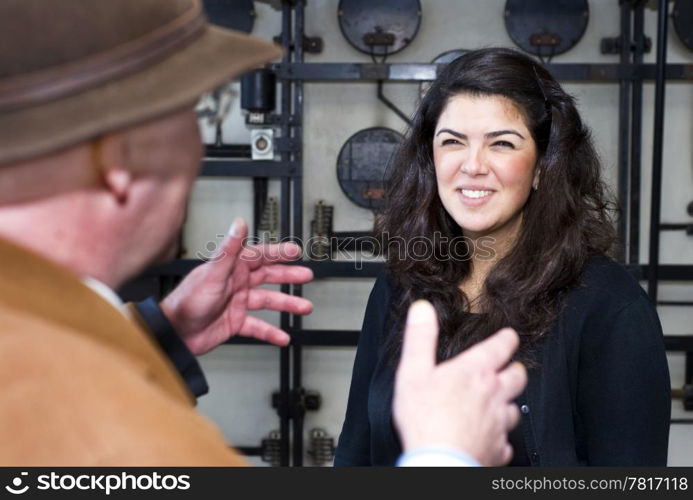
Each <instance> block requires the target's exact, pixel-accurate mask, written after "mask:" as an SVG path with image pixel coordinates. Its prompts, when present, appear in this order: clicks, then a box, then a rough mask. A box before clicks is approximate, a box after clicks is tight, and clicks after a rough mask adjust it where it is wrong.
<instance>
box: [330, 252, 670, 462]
mask: <svg viewBox="0 0 693 500" xmlns="http://www.w3.org/2000/svg"><path fill="white" fill-rule="evenodd" d="M392 293H393V292H392V289H391V287H390V285H389V284H388V281H387V279H385V278H380V279H378V281H377V282H376V284H375V286H374V288H373V291H372V292H371V296H370V300H369V302H368V308H367V310H366V315H365V319H364V323H363V329H362V332H361V336H360V338H359V345H358V350H357V353H356V360H355V363H354V372H353V378H352V382H351V390H350V393H349V403H348V407H347V413H346V419H345V422H344V427H343V429H342V433H341V436H340V439H339V445H338V447H337V454H336V458H335V465H393V464H394V463H395V461H396V459H397V457H398V455H399V454H400V453H401V445H400V443H399V441H398V438H397V435H396V433H395V431H394V429H393V426H392V412H391V407H392V390H393V382H394V370H393V368H392V366H393V364H392V363H391V362H390V361H388V360H387V359H386V355H385V352H384V345H385V336H386V335H388V334H389V333H390V332H389V331H388V323H389V322H388V319H387V312H388V310H389V305H390V300H391V294H392ZM537 359H538V360H539V366H538V368H537V369H532V370H530V372H529V382H528V386H527V389H526V390H525V392H524V393H523V394H522V396H521V397H520V398H519V399H518V404H519V405H520V406H521V408H522V409H523V412H522V419H521V423H520V426H521V427H520V429H521V435H522V437H523V438H524V444H525V446H526V450H527V451H526V453H527V458H528V460H529V463H531V464H532V465H556V466H558V465H561V466H571V465H615V466H619V465H620V466H629V465H665V464H666V461H667V447H668V436H669V419H670V412H671V399H670V394H671V388H670V381H669V371H668V367H667V361H666V356H665V352H664V344H663V341H662V330H661V326H660V323H659V319H658V317H657V313H656V311H655V308H654V307H653V306H652V304H651V302H650V300H649V298H648V297H647V295H646V294H645V293H644V292H643V290H642V288H641V287H640V285H639V284H638V283H637V282H636V281H635V280H634V279H633V278H632V277H631V276H630V274H628V272H627V271H626V270H625V269H623V267H622V266H620V265H619V264H617V263H615V262H613V261H611V260H609V259H607V258H605V257H598V258H594V259H592V260H591V261H590V262H589V264H588V265H587V266H586V268H585V271H584V273H583V278H582V284H581V286H579V287H578V288H576V289H575V290H572V291H571V292H568V293H567V294H566V296H565V302H564V308H563V310H562V312H561V313H560V315H559V317H558V319H557V321H556V322H555V324H554V325H553V327H552V328H551V330H550V332H549V334H548V335H547V336H546V339H545V340H544V341H543V342H542V343H541V344H540V346H539V348H538V352H537Z"/></svg>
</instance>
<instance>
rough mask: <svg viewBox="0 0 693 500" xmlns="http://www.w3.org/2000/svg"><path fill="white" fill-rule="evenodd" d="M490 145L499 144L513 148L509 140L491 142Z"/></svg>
mask: <svg viewBox="0 0 693 500" xmlns="http://www.w3.org/2000/svg"><path fill="white" fill-rule="evenodd" d="M492 146H500V147H503V148H510V149H515V145H514V144H513V143H512V142H509V141H496V142H494V143H493V144H492Z"/></svg>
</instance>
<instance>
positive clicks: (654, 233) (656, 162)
mask: <svg viewBox="0 0 693 500" xmlns="http://www.w3.org/2000/svg"><path fill="white" fill-rule="evenodd" d="M668 14H669V10H668V2H667V0H659V11H658V12H657V78H656V82H655V109H654V138H653V141H652V196H651V198H650V200H651V202H650V203H651V207H650V257H649V264H650V273H649V275H648V279H647V294H648V295H649V296H650V299H652V301H653V302H656V301H657V282H658V269H657V267H658V265H659V218H660V213H661V210H662V206H661V205H662V146H663V141H664V91H665V87H666V81H665V71H666V63H667V28H668V25H667V23H668V21H669V17H668Z"/></svg>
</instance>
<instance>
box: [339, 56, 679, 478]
mask: <svg viewBox="0 0 693 500" xmlns="http://www.w3.org/2000/svg"><path fill="white" fill-rule="evenodd" d="M390 168H391V169H392V171H391V173H390V184H389V186H388V188H387V194H386V197H387V199H386V206H385V209H384V210H383V212H382V214H380V217H379V221H378V229H379V230H380V231H381V232H382V233H383V235H384V236H387V238H389V239H390V240H391V241H394V240H398V239H399V240H401V239H404V240H406V241H411V240H414V239H416V240H417V241H419V240H420V239H421V238H425V239H426V240H427V241H428V242H429V244H430V245H432V246H433V252H432V253H431V254H432V255H435V256H436V257H435V258H432V259H426V260H424V259H415V258H411V257H408V256H406V255H404V256H403V255H400V254H399V253H398V252H391V253H389V254H388V256H387V268H388V273H387V275H386V276H383V277H381V278H380V279H379V280H378V281H377V282H376V284H375V287H374V289H373V292H372V293H371V297H370V300H369V303H368V308H367V310H366V316H365V319H364V324H363V329H362V332H361V336H360V338H359V347H358V351H357V355H356V361H355V364H354V373H353V378H352V386H351V391H350V395H349V403H348V408H347V415H346V419H345V422H344V427H343V430H342V434H341V437H340V440H339V446H338V449H337V454H336V459H335V464H337V465H369V464H370V465H389V464H392V463H394V460H395V459H396V457H397V455H398V454H399V451H400V445H399V442H398V439H397V436H396V435H395V433H394V431H393V426H392V423H391V418H392V417H391V402H392V384H393V378H394V377H393V376H394V371H395V367H396V365H397V362H398V359H399V354H400V349H401V339H402V329H403V321H404V319H405V317H406V310H407V308H408V307H409V305H410V304H411V303H413V302H414V301H415V300H417V299H426V300H428V301H430V302H431V303H433V305H434V306H435V308H436V311H437V313H438V317H439V322H440V336H439V348H438V360H439V361H442V360H446V359H449V358H450V357H452V356H454V355H455V354H457V353H459V352H460V351H462V350H464V349H466V348H467V347H469V346H471V345H473V344H475V343H477V342H479V341H480V340H482V339H485V338H487V337H488V336H489V335H491V334H493V333H494V332H496V331H497V330H499V329H501V328H503V327H506V326H510V327H513V328H514V329H515V330H517V332H518V333H519V334H520V336H521V339H522V340H521V347H520V351H519V353H518V359H519V360H521V361H523V362H524V363H525V364H526V365H527V367H528V368H529V383H528V386H527V390H526V391H525V393H524V394H522V395H521V396H520V398H518V400H517V403H518V405H519V406H520V409H521V414H522V419H521V423H520V425H519V426H518V428H517V429H515V431H513V433H512V434H511V435H510V438H509V440H510V443H511V444H512V445H513V447H514V451H515V454H514V458H513V462H512V464H513V465H565V466H567V465H664V464H665V463H666V458H667V445H668V431H669V413H670V397H669V395H670V385H669V375H668V369H667V364H666V358H665V354H664V346H663V342H662V339H661V327H660V324H659V319H658V317H657V313H656V311H655V309H654V307H653V306H652V304H651V303H650V302H649V299H648V298H647V296H646V295H645V294H644V292H643V290H642V289H641V288H640V286H639V284H638V283H637V281H635V280H634V279H633V278H632V277H631V276H630V275H629V274H628V273H627V271H626V270H625V269H624V268H623V267H622V266H621V265H620V264H617V263H616V262H614V261H613V260H612V259H611V258H610V257H609V255H610V252H611V251H612V248H613V245H614V241H615V237H614V229H613V224H612V220H611V213H612V207H613V205H612V204H611V203H610V202H609V201H608V197H607V194H606V188H605V186H604V184H603V183H602V180H601V176H600V170H601V165H600V162H599V159H598V157H597V154H596V152H595V150H594V147H593V145H592V142H591V140H590V136H589V131H588V130H587V128H586V127H585V126H584V125H583V123H582V120H581V118H580V115H579V113H578V111H577V109H576V108H575V104H574V102H573V99H572V98H571V97H570V96H569V95H568V94H566V93H565V92H564V91H563V89H562V88H561V86H560V85H559V84H558V82H556V80H555V79H554V78H553V77H552V76H551V75H550V74H549V73H548V72H547V71H546V70H545V69H544V68H543V67H542V66H541V65H539V64H538V63H536V62H534V61H533V60H532V59H530V58H529V57H527V56H525V55H522V54H520V53H518V52H515V51H513V50H508V49H483V50H477V51H471V52H468V53H466V54H464V55H463V56H461V57H459V58H458V59H456V60H455V61H453V62H451V63H450V64H448V66H447V67H446V68H445V69H444V70H443V71H442V72H441V73H440V75H439V76H438V78H437V80H436V81H435V82H433V84H432V86H431V87H430V89H429V90H428V92H427V94H426V95H425V96H424V98H423V99H422V101H421V104H420V105H419V108H418V110H417V112H416V115H415V117H414V120H413V123H412V126H411V129H410V130H409V132H408V134H407V136H406V139H405V141H404V142H403V144H402V146H401V148H400V149H399V151H398V153H397V154H396V156H395V158H394V160H393V162H392V163H391V167H390ZM460 239H462V240H464V241H465V242H467V243H468V245H467V255H466V256H465V257H466V258H463V259H460V258H453V256H455V255H458V254H459V247H458V243H459V241H460ZM385 243H386V248H387V241H386V242H385ZM482 243H483V245H482ZM453 246H454V247H455V248H454V249H453ZM482 250H483V251H482ZM489 250H490V251H489ZM489 255H490V257H489Z"/></svg>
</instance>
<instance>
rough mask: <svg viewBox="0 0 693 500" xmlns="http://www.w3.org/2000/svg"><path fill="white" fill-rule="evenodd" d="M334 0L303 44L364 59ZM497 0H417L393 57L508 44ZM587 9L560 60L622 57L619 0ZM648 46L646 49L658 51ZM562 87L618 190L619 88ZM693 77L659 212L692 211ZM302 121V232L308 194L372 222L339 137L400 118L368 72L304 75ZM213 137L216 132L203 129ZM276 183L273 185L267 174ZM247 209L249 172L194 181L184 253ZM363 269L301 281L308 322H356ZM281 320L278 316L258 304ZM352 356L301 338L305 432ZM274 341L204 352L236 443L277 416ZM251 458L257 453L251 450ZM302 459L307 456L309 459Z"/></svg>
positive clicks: (680, 93) (409, 105) (688, 455)
mask: <svg viewBox="0 0 693 500" xmlns="http://www.w3.org/2000/svg"><path fill="white" fill-rule="evenodd" d="M337 3H338V2H337V1H336V0H309V1H308V4H307V8H306V33H307V35H309V36H319V37H321V38H322V39H323V40H324V51H323V52H322V54H319V55H311V54H307V56H306V61H307V62H368V61H369V58H368V56H366V55H365V54H361V53H359V52H358V51H356V50H355V49H353V48H352V47H351V46H350V45H349V44H348V43H347V42H346V40H345V39H344V38H343V37H342V34H341V32H340V29H339V26H338V23H337ZM504 4H505V2H504V0H486V1H484V2H477V1H473V0H436V1H433V0H423V1H422V12H423V16H422V23H421V28H420V31H419V33H418V36H417V37H416V39H415V40H414V41H413V42H412V44H411V45H410V46H409V47H408V48H406V49H405V50H403V51H402V52H400V53H399V54H396V55H394V56H392V57H391V58H390V59H389V61H391V62H429V61H431V60H432V59H433V58H434V57H435V56H437V55H438V54H440V53H442V52H444V51H446V50H450V49H455V48H465V49H472V48H479V47H485V46H513V44H512V41H511V40H510V38H509V36H508V35H507V33H506V31H505V27H504V23H503V17H502V13H503V6H504ZM589 4H590V20H589V24H588V27H587V31H586V33H585V36H584V37H583V38H582V40H581V41H580V42H579V44H578V45H577V46H576V47H575V48H574V49H572V50H571V51H569V52H567V53H566V54H564V55H559V56H556V57H555V58H554V61H555V62H617V60H618V56H612V55H609V56H605V55H602V54H600V51H599V43H600V40H601V38H603V37H607V36H615V35H617V34H618V33H619V13H618V2H617V1H616V0H590V2H589ZM256 11H257V18H256V23H255V28H254V30H253V34H254V35H256V36H260V37H263V38H267V39H270V38H272V37H273V36H275V35H277V34H278V33H279V31H280V29H281V16H280V13H279V12H277V11H275V10H272V8H270V7H269V6H268V5H266V4H260V3H257V4H256ZM670 31H671V33H670V37H669V46H668V50H669V60H670V61H672V62H687V63H691V61H692V60H693V54H692V53H691V52H690V51H688V50H687V49H686V48H685V47H684V46H683V44H682V43H681V42H680V41H679V39H678V37H677V35H676V34H675V33H673V28H670ZM646 33H647V34H648V35H649V36H650V37H652V39H653V44H654V43H656V12H655V11H651V10H647V11H646ZM654 53H655V49H654V48H653V51H652V52H651V53H650V54H649V55H648V56H647V57H646V61H647V62H653V61H654ZM565 88H566V89H567V90H568V91H569V92H570V93H572V94H573V95H575V96H576V97H577V99H578V103H579V109H580V111H581V113H582V115H583V117H584V119H585V120H586V122H587V123H588V124H589V125H590V127H591V128H592V131H593V133H594V137H595V140H596V143H597V147H598V150H599V152H600V154H601V155H602V158H603V161H604V166H605V176H606V178H607V179H608V180H609V181H610V183H611V185H612V187H613V189H614V190H615V188H616V186H615V179H616V155H617V151H616V148H617V138H618V137H617V133H618V124H617V117H618V107H617V104H618V88H617V85H614V84H603V83H599V84H597V83H592V84H567V85H565ZM385 92H386V94H387V95H388V97H389V98H390V99H391V100H392V101H394V102H395V103H397V105H398V106H399V107H400V108H401V109H403V110H404V111H405V112H406V113H410V112H412V111H413V110H414V107H415V104H416V101H417V97H418V85H416V84H402V83H399V84H387V85H386V90H385ZM653 103H654V86H653V85H651V84H647V85H646V86H645V91H644V121H643V157H642V158H643V163H642V164H643V175H642V201H643V209H642V227H641V235H642V236H641V245H642V247H641V256H642V257H641V261H642V262H645V261H646V259H647V246H648V238H647V234H648V217H649V198H650V177H651V176H650V168H651V158H652V123H653V115H652V111H653V107H654V104H653ZM692 110H693V85H691V84H690V83H671V84H669V85H668V86H667V105H666V123H665V152H664V188H663V196H662V221H664V222H682V221H688V220H690V218H688V217H687V215H686V212H685V207H686V205H687V204H688V202H690V201H691V200H693V148H691V143H692V142H693V141H691V139H692V138H693V134H692V130H691V123H692V120H691V113H692ZM304 113H305V115H304V116H305V128H304V144H303V146H304V172H305V179H310V182H305V183H304V221H305V227H304V234H305V235H309V234H310V233H309V222H310V220H311V218H312V213H313V205H314V203H315V202H316V201H317V200H320V199H323V200H325V201H326V202H327V203H329V204H332V205H334V207H335V216H334V226H335V230H336V231H354V230H369V229H370V228H371V227H372V220H373V217H372V214H371V212H369V211H368V210H365V209H361V208H359V207H357V206H355V205H353V204H352V203H351V202H350V201H349V200H348V199H347V198H346V196H345V195H344V194H343V193H342V191H341V189H340V187H339V185H338V183H337V179H336V175H335V168H336V167H335V165H336V158H337V154H338V152H339V149H340V147H341V146H342V144H343V143H344V141H345V140H346V139H347V138H348V137H349V136H350V135H352V134H353V133H354V132H356V131H358V130H361V129H363V128H367V127H372V126H385V127H390V128H394V129H396V130H400V131H403V130H404V124H403V122H402V121H401V120H400V119H399V118H398V117H397V116H396V115H394V114H393V113H392V112H391V111H389V110H388V109H387V108H386V107H385V106H384V105H382V104H381V103H380V102H379V101H378V100H377V99H376V87H375V85H374V84H370V83H363V84H360V83H358V84H357V83H329V84H306V85H305V107H304ZM204 135H205V138H206V139H207V140H208V141H211V140H212V137H213V135H212V133H211V131H206V133H205V134H204ZM224 139H225V141H227V142H233V143H239V142H244V143H247V142H248V140H249V132H248V129H247V128H246V127H245V125H244V122H243V118H242V116H241V113H240V110H239V109H238V106H237V105H236V108H235V109H234V112H233V113H232V116H231V117H230V118H229V120H227V122H226V123H225V125H224ZM271 191H272V193H275V194H278V185H277V184H276V183H272V185H271ZM236 215H241V216H244V217H245V218H246V219H247V220H248V221H249V222H252V181H250V180H220V179H214V180H208V179H207V180H200V181H198V182H197V185H196V187H195V191H194V194H193V198H192V201H191V207H190V215H189V219H188V222H187V224H186V227H185V241H186V246H187V248H188V253H189V254H190V255H194V254H195V253H196V252H198V251H199V252H202V253H204V252H205V245H206V243H207V242H209V241H217V242H218V239H217V236H216V235H218V234H223V233H224V232H225V231H226V228H228V225H229V223H230V222H231V220H232V219H233V218H234V217H235V216H236ZM661 262H662V263H667V264H674V263H676V264H693V239H692V238H691V237H686V236H685V234H684V233H683V232H668V233H666V232H665V233H663V235H662V248H661ZM371 286H372V280H370V279H356V280H344V279H340V280H335V279H332V280H322V281H316V282H314V283H312V284H310V285H307V286H305V287H304V294H305V296H306V297H308V298H310V299H311V300H313V301H314V302H315V306H316V307H315V312H314V313H313V315H312V316H310V317H308V318H306V319H305V320H304V326H305V327H306V328H330V329H341V328H343V329H359V328H360V323H361V318H362V316H363V312H364V310H365V305H366V301H367V297H368V293H369V291H370V288H371ZM692 292H693V284H691V283H662V285H661V288H660V298H661V300H690V299H691V296H692V295H693V294H692ZM659 312H660V316H661V320H662V324H663V326H664V330H665V333H667V334H693V331H692V330H691V321H690V320H691V318H692V315H691V308H681V307H678V308H677V307H661V308H660V309H659ZM263 317H264V318H266V319H267V318H269V319H271V320H273V321H278V315H275V314H264V315H263ZM353 358H354V349H353V348H306V349H305V359H304V386H305V387H306V388H308V389H311V390H317V391H319V392H320V393H321V395H322V398H323V407H322V409H320V410H319V411H318V412H315V413H309V414H308V415H307V416H306V425H305V429H306V435H307V434H308V432H309V430H310V429H312V428H314V427H322V428H324V429H326V430H327V431H328V432H329V434H330V435H332V436H334V437H335V439H336V438H337V436H338V434H339V431H340V428H341V424H342V419H343V416H344V411H345V408H346V399H347V391H348V387H349V381H350V376H351V366H352V363H353ZM278 360H279V352H278V350H277V349H276V348H273V347H263V346H257V347H256V346H253V347H246V346H225V347H222V348H220V349H218V350H216V351H215V352H213V353H211V354H208V355H206V356H204V357H203V358H202V364H203V367H204V369H205V372H206V373H207V375H208V378H209V381H210V384H211V393H210V394H209V395H208V396H205V397H203V398H202V399H201V400H200V403H199V406H200V409H201V410H202V411H203V412H205V413H207V414H208V415H209V416H210V417H211V418H213V419H214V420H215V421H216V422H217V423H218V424H219V425H220V426H221V428H222V429H223V430H224V432H225V433H226V435H227V437H228V439H229V440H230V441H231V442H233V443H235V444H236V445H239V446H258V445H259V443H260V440H261V439H262V438H263V437H264V436H266V435H267V433H268V432H269V431H270V430H272V429H277V428H278V418H277V416H276V413H275V412H274V410H273V409H272V408H271V407H270V394H271V392H272V391H274V390H277V389H278V386H279V374H278ZM669 360H670V367H671V373H672V385H673V386H674V387H681V386H682V384H683V376H684V365H683V363H684V356H683V355H682V354H671V355H670V356H669ZM672 408H673V415H674V417H679V418H691V417H693V415H691V413H690V412H689V413H686V412H684V411H683V408H682V404H681V402H680V401H676V400H675V401H674V402H673V407H672ZM671 436H672V437H671V447H670V460H669V462H670V464H671V465H693V451H691V450H693V426H692V425H673V426H672V432H671ZM255 463H258V464H259V463H261V462H259V461H257V460H256V461H255ZM306 463H310V462H309V461H308V460H306Z"/></svg>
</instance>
